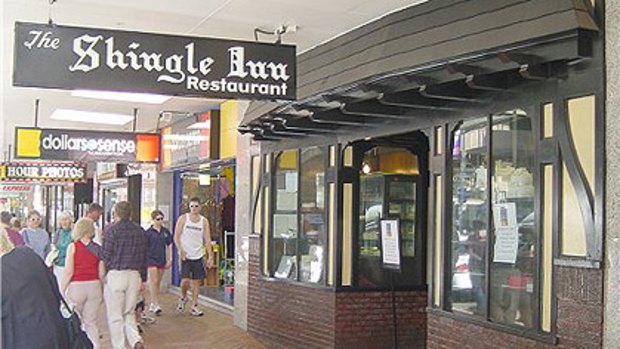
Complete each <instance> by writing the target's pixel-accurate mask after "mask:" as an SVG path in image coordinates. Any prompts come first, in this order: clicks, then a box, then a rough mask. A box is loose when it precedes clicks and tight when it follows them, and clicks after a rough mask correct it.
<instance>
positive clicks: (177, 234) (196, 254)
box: [174, 198, 213, 316]
mask: <svg viewBox="0 0 620 349" xmlns="http://www.w3.org/2000/svg"><path fill="white" fill-rule="evenodd" d="M200 207H201V204H200V200H199V199H198V198H192V199H191V200H190V201H189V210H190V212H189V213H187V214H185V215H183V216H181V217H179V220H178V221H177V224H176V227H175V229H174V242H175V245H176V246H177V249H178V250H179V255H180V258H181V278H182V279H181V299H179V303H178V305H177V311H178V312H183V311H184V310H185V305H186V304H187V302H188V301H189V300H188V298H187V291H188V289H189V286H190V282H191V287H192V306H191V310H190V312H191V314H192V315H194V316H202V315H203V312H202V310H200V308H199V307H198V293H199V292H200V283H201V282H202V280H204V279H205V278H206V276H207V274H206V271H205V266H204V263H203V259H204V255H205V250H206V251H207V254H208V259H207V267H211V266H212V265H213V251H212V250H211V231H210V229H209V220H208V219H207V218H205V217H203V216H202V215H201V214H200Z"/></svg>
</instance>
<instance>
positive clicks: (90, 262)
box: [61, 218, 105, 349]
mask: <svg viewBox="0 0 620 349" xmlns="http://www.w3.org/2000/svg"><path fill="white" fill-rule="evenodd" d="M94 236H95V225H94V223H93V221H92V220H91V219H90V218H81V219H80V220H78V221H77V223H75V226H74V227H73V232H72V237H73V243H72V244H70V245H69V247H68V248H67V256H66V260H65V275H64V278H63V281H62V286H61V291H62V292H63V294H66V295H67V299H68V300H69V302H70V303H72V304H74V305H75V310H76V311H77V313H78V314H80V316H81V318H82V321H83V322H84V329H85V330H86V333H87V334H88V338H89V339H90V341H91V342H92V343H93V347H94V348H95V349H97V348H99V346H100V343H99V328H98V327H97V314H98V310H99V306H100V305H101V302H102V301H103V292H102V283H101V280H102V279H103V277H104V274H105V270H104V267H103V262H102V261H101V260H100V259H99V252H98V250H99V248H100V246H99V245H97V244H96V243H95V242H94V241H92V238H93V237H94Z"/></svg>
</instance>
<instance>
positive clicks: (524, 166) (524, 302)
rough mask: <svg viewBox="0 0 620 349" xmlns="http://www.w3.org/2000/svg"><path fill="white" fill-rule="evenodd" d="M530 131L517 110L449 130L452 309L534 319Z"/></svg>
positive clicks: (526, 322)
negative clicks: (451, 141)
mask: <svg viewBox="0 0 620 349" xmlns="http://www.w3.org/2000/svg"><path fill="white" fill-rule="evenodd" d="M489 123H490V126H489ZM489 131H490V132H489ZM534 138H535V137H534V135H533V132H532V120H531V118H530V117H529V116H528V115H527V114H526V112H525V111H523V110H512V111H509V112H506V113H501V114H497V115H493V116H491V117H490V118H488V117H483V118H478V119H473V120H470V121H467V122H464V123H463V124H462V125H461V127H460V128H459V129H458V130H457V131H456V132H455V133H454V139H453V149H452V177H453V187H452V201H453V203H454V206H453V214H452V243H451V253H452V260H451V269H452V282H451V285H450V291H451V292H450V293H449V294H450V304H451V308H452V310H453V311H457V312H461V313H467V314H470V315H472V316H477V317H484V318H485V319H486V318H488V319H489V320H491V321H493V322H497V323H503V324H507V325H514V326H520V327H527V328H531V327H535V326H536V324H534V321H533V320H534V319H535V318H536V316H535V314H536V312H537V298H538V297H536V296H535V295H534V290H535V289H537V288H536V287H535V285H536V284H537V282H538V280H536V279H535V272H534V270H535V266H536V262H535V261H536V256H537V254H538V251H537V247H538V231H537V225H536V216H535V211H534V197H535V187H534V181H533V174H534V166H535V163H536V162H535V161H536V156H535V154H534V147H533V143H534ZM489 171H490V173H489ZM487 270H488V273H489V274H488V275H487V274H486V271H487ZM487 290H488V294H487ZM487 305H488V309H487Z"/></svg>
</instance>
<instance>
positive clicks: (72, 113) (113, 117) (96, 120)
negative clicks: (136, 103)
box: [50, 109, 133, 125]
mask: <svg viewBox="0 0 620 349" xmlns="http://www.w3.org/2000/svg"><path fill="white" fill-rule="evenodd" d="M50 118H51V119H53V120H63V121H76V122H83V123H90V124H104V125H125V124H126V123H128V122H130V121H133V116H131V115H126V114H111V113H97V112H91V111H83V110H72V109H56V110H54V112H53V113H52V116H50Z"/></svg>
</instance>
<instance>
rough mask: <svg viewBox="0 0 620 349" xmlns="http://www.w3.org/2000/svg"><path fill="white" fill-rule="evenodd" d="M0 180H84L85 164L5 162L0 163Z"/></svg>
mask: <svg viewBox="0 0 620 349" xmlns="http://www.w3.org/2000/svg"><path fill="white" fill-rule="evenodd" d="M0 181H9V182H84V181H86V164H82V163H38V162H5V163H0Z"/></svg>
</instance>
